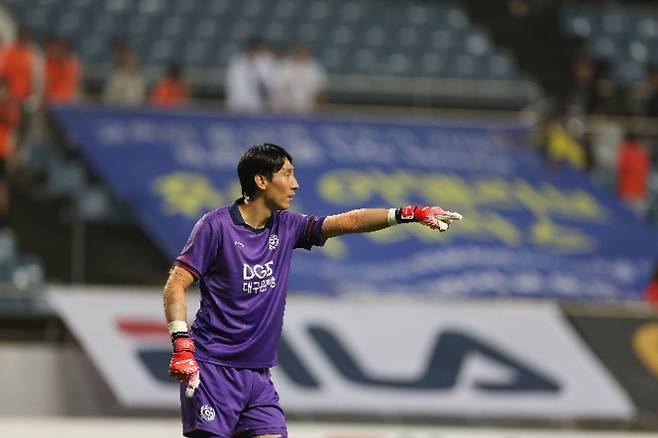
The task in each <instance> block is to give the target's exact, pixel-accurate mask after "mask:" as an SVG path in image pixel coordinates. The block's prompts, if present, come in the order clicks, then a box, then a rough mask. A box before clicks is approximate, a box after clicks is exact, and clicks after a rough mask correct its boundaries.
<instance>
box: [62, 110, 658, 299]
mask: <svg viewBox="0 0 658 438" xmlns="http://www.w3.org/2000/svg"><path fill="white" fill-rule="evenodd" d="M53 115H54V116H55V119H56V120H57V121H58V122H59V123H60V124H61V125H62V126H63V127H64V129H65V130H66V132H67V134H68V135H69V137H70V138H71V139H72V140H73V141H74V142H75V143H76V144H77V145H78V146H79V147H80V149H81V150H82V152H83V154H84V156H85V157H86V159H87V160H88V162H89V163H90V165H91V166H92V167H93V168H94V169H95V170H96V171H97V172H98V174H99V175H101V177H102V178H104V179H105V181H106V182H107V183H108V184H109V186H110V187H111V188H112V189H113V190H114V192H115V194H116V195H117V197H118V199H120V200H121V201H123V202H125V203H127V204H128V205H129V206H130V207H131V208H132V210H133V211H134V214H135V215H136V217H137V218H138V220H139V222H140V223H141V225H142V226H143V227H144V229H145V230H146V232H147V233H148V234H149V235H150V236H151V237H152V238H153V239H154V240H155V242H156V243H157V244H158V245H159V246H160V247H161V248H162V249H163V250H164V251H165V252H166V254H167V255H168V256H169V257H171V258H172V260H173V259H174V257H175V256H176V255H177V254H178V252H179V251H180V249H181V248H182V246H183V244H184V243H185V240H186V238H187V236H188V234H189V232H190V230H191V229H192V226H193V225H194V223H195V221H196V220H197V218H198V217H200V216H201V215H202V214H204V213H205V212H206V211H208V210H211V209H214V208H216V207H218V206H222V205H226V204H229V203H231V202H233V200H234V199H236V198H237V197H238V196H239V192H240V190H239V182H238V179H237V174H236V170H235V169H236V164H237V161H238V159H239V157H240V155H241V154H242V153H243V152H244V150H245V149H246V148H247V147H248V146H249V145H253V144H257V143H262V142H271V143H277V144H280V145H282V146H284V147H285V148H286V149H287V150H288V151H289V152H290V153H291V155H292V156H293V159H294V164H295V172H296V175H297V179H298V180H299V183H300V189H299V190H298V193H297V196H296V197H295V205H294V209H295V210H298V211H301V212H304V213H309V214H318V215H329V214H335V213H339V212H342V211H345V210H349V209H353V208H359V207H390V206H402V205H406V204H410V203H417V204H438V205H441V206H442V207H444V208H446V209H449V210H454V211H459V212H461V213H463V215H464V220H463V221H461V222H459V223H456V224H454V225H453V227H451V229H450V231H449V232H448V233H438V232H433V231H432V230H430V229H428V228H426V227H422V226H415V225H413V224H412V225H405V226H398V227H392V228H389V229H386V230H383V231H380V232H377V233H371V234H361V235H352V236H343V237H340V238H337V239H331V240H330V241H329V242H327V244H326V245H325V247H324V248H322V249H320V250H317V249H314V250H313V251H311V253H307V252H306V251H298V252H297V254H296V255H295V258H294V261H293V270H292V272H291V276H290V289H291V291H295V292H310V293H347V292H350V293H351V292H376V293H382V292H384V293H386V292H413V293H431V294H436V295H440V296H449V297H467V296H516V297H557V298H578V299H582V298H597V299H606V298H613V299H617V298H636V297H638V296H639V295H640V294H641V292H642V290H643V288H644V285H645V284H646V282H647V280H648V277H649V271H650V269H651V266H652V264H653V262H654V259H655V258H656V257H657V256H658V235H657V234H656V232H655V230H653V229H650V228H649V227H648V226H647V225H645V224H644V223H643V222H641V221H640V220H638V219H637V218H636V217H634V216H633V214H632V213H631V211H630V210H629V209H627V208H626V207H625V206H624V205H622V203H620V202H619V201H618V200H616V199H615V198H614V197H613V196H611V195H610V194H607V193H605V192H603V191H602V190H601V189H599V188H597V187H595V186H593V185H592V184H591V183H590V181H589V180H588V178H587V177H586V176H585V175H583V174H582V173H580V172H578V171H575V170H572V169H568V168H549V167H547V166H546V165H545V164H544V163H543V161H542V160H541V158H540V156H539V154H537V153H536V152H535V151H532V150H530V147H529V141H528V138H529V135H530V134H531V133H530V132H529V131H527V130H526V129H524V128H523V127H521V126H518V125H515V124H501V123H484V122H478V123H475V122H464V123H455V122H449V123H448V122H439V121H435V120H428V121H418V120H414V121H404V120H387V119H374V118H364V117H335V118H313V119H310V118H297V117H283V116H236V115H227V114H224V113H216V112H213V113H203V112H191V111H162V110H151V109H139V110H138V109H106V108H98V107H57V108H55V109H54V110H53ZM163 275H164V273H163Z"/></svg>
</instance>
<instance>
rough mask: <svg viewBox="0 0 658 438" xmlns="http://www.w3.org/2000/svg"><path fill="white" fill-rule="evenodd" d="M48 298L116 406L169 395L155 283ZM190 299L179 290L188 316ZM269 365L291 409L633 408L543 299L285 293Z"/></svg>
mask: <svg viewBox="0 0 658 438" xmlns="http://www.w3.org/2000/svg"><path fill="white" fill-rule="evenodd" d="M49 296H50V300H51V303H52V304H53V306H54V307H55V308H56V309H57V310H58V312H59V313H60V314H61V315H62V317H63V318H64V319H65V320H66V322H67V324H68V325H69V327H70V328H71V330H72V331H73V332H74V333H75V335H76V336H77V337H78V338H79V339H80V341H81V343H82V345H83V346H84V348H85V349H86V350H87V351H88V353H89V354H90V356H91V357H92V359H93V361H94V362H95V364H96V365H97V367H98V368H99V370H100V371H101V373H102V374H103V376H104V377H105V378H106V379H107V381H108V382H109V383H110V386H111V387H112V388H113V390H114V391H115V393H116V395H117V397H118V398H119V400H120V401H121V402H122V403H123V404H125V405H126V406H139V407H154V408H155V407H176V406H177V405H178V389H177V386H176V385H175V384H174V382H173V381H172V380H170V379H169V378H168V376H167V366H168V360H169V355H170V351H171V346H170V343H169V339H168V336H167V332H166V327H165V320H164V316H163V312H162V298H161V295H160V294H159V293H146V292H143V291H142V292H140V291H138V290H134V291H130V290H127V289H126V288H121V289H89V288H87V289H84V290H82V289H79V290H70V289H69V290H63V289H53V290H52V291H51V292H50V294H49ZM197 302H198V297H197V296H190V297H188V306H189V307H190V313H191V315H193V313H194V311H195V305H197V304H196V303H197ZM273 373H274V380H275V383H276V385H277V388H278V391H279V393H280V395H281V399H282V404H283V407H284V408H285V409H288V410H290V411H295V412H319V413H349V414H354V413H358V414H375V415H381V414H392V415H414V416H419V415H421V416H422V415H427V416H460V417H474V416H477V417H482V416H485V417H505V418H516V417H531V418H551V419H553V418H621V419H624V418H630V417H631V416H632V415H633V410H634V409H633V406H632V404H631V402H630V401H629V399H628V397H627V396H626V394H625V393H624V391H623V390H622V389H621V388H620V386H619V385H618V384H617V383H616V381H615V380H614V379H612V378H611V376H610V375H609V373H608V372H607V371H606V370H605V368H604V367H603V366H602V365H601V363H600V362H599V361H598V360H597V359H596V358H595V356H594V355H593V354H592V353H591V352H590V350H589V349H588V347H587V346H586V345H585V344H584V343H583V341H582V340H581V339H580V338H579V337H578V335H577V334H576V333H575V332H574V331H573V329H572V328H571V327H570V326H569V324H568V323H567V322H566V321H564V319H563V318H562V316H561V314H560V311H559V309H558V308H557V306H554V305H551V304H546V303H533V304H518V303H516V304H512V303H503V302H474V301H469V302H463V303H462V302H460V303H456V302H445V303H442V302H435V301H416V300H400V299H384V298H381V299H379V298H378V299H376V300H347V299H310V298H298V297H292V298H291V299H289V301H288V305H287V307H286V321H285V327H284V335H283V339H282V344H281V348H280V365H279V366H277V367H276V368H275V369H274V372H273Z"/></svg>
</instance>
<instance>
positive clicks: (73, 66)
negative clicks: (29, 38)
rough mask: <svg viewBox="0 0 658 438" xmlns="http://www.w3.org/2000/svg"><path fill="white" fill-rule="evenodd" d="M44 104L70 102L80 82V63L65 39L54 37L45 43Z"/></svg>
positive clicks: (75, 94)
mask: <svg viewBox="0 0 658 438" xmlns="http://www.w3.org/2000/svg"><path fill="white" fill-rule="evenodd" d="M45 82H46V84H45V95H44V99H45V101H46V103H67V102H72V101H73V100H74V99H75V97H76V96H77V92H78V84H79V82H80V61H79V60H78V57H77V56H76V54H75V53H73V51H72V50H71V43H70V41H68V40H67V39H66V38H61V37H55V38H51V39H49V40H48V41H47V42H46V56H45Z"/></svg>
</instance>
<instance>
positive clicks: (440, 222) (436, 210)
mask: <svg viewBox="0 0 658 438" xmlns="http://www.w3.org/2000/svg"><path fill="white" fill-rule="evenodd" d="M461 218H462V215H461V214H459V213H456V212H454V211H447V210H444V209H442V208H441V207H436V206H435V207H420V206H417V205H407V206H406V207H402V208H398V209H397V210H395V220H396V221H397V223H399V224H403V223H406V222H419V223H421V224H423V225H427V226H428V227H430V228H432V229H435V230H439V231H441V232H443V231H446V230H447V229H448V227H450V224H451V223H452V221H453V220H461Z"/></svg>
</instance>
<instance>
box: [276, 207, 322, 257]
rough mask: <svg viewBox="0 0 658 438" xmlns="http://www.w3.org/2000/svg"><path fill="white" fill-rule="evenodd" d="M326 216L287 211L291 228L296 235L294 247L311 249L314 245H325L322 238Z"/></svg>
mask: <svg viewBox="0 0 658 438" xmlns="http://www.w3.org/2000/svg"><path fill="white" fill-rule="evenodd" d="M325 218H326V216H306V215H304V214H299V213H292V212H286V219H287V222H288V226H289V227H290V230H291V231H292V232H293V233H294V235H295V246H294V248H304V249H308V250H310V249H311V247H313V246H322V245H324V240H322V223H323V222H324V219H325Z"/></svg>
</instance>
